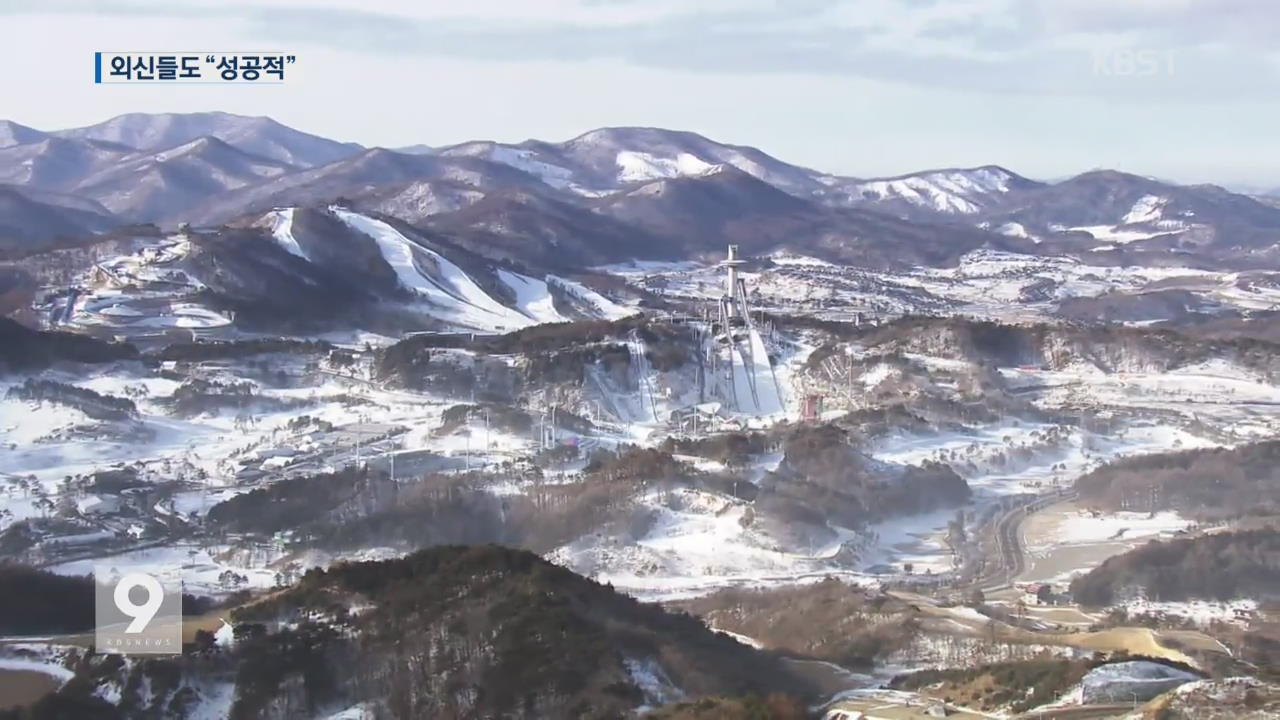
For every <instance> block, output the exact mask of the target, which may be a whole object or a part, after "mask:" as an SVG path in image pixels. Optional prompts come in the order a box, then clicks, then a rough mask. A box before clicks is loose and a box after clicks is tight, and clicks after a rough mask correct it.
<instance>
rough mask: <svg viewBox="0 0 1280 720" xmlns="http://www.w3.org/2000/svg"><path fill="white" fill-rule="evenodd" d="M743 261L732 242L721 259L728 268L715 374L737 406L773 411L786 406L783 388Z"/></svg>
mask: <svg viewBox="0 0 1280 720" xmlns="http://www.w3.org/2000/svg"><path fill="white" fill-rule="evenodd" d="M744 263H745V261H744V260H742V259H741V258H739V257H738V246H737V245H730V246H729V253H728V255H727V256H726V257H725V259H724V261H723V262H721V263H720V266H721V267H723V268H724V269H725V288H724V295H722V296H721V297H720V301H719V303H718V304H717V318H716V323H715V325H714V326H713V333H712V343H711V348H710V353H709V355H710V357H711V365H712V368H713V371H714V374H715V375H716V376H717V377H718V378H721V379H722V380H723V384H721V394H723V395H728V397H729V400H730V403H731V404H732V406H733V408H734V409H735V410H737V411H738V412H743V413H749V414H753V415H770V414H773V413H776V412H781V411H782V410H783V409H784V408H783V404H782V391H781V389H780V388H779V386H778V379H777V377H776V376H775V375H774V372H773V365H772V364H770V362H769V351H768V349H767V348H766V347H765V344H764V340H763V339H762V338H761V337H760V333H759V331H758V330H757V329H756V326H755V323H754V322H753V321H752V320H751V304H750V303H749V302H748V300H747V283H746V281H745V280H743V279H742V278H741V277H739V276H738V268H739V267H741V266H742V265H743V264H744ZM722 365H723V368H722V367H720V366H722Z"/></svg>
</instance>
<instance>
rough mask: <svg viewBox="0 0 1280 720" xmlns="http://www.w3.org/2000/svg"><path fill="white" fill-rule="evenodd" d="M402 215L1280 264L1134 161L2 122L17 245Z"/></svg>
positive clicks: (643, 242)
mask: <svg viewBox="0 0 1280 720" xmlns="http://www.w3.org/2000/svg"><path fill="white" fill-rule="evenodd" d="M334 203H336V204H339V205H343V206H346V207H350V208H353V209H356V210H359V211H361V212H364V213H372V214H375V215H382V216H390V217H394V218H396V219H398V220H400V221H403V222H405V223H409V224H411V225H413V226H416V228H417V229H418V230H419V231H421V232H425V233H432V234H438V235H439V236H440V237H441V238H442V239H443V240H444V241H447V242H451V243H454V244H456V245H458V246H460V247H464V248H466V249H467V250H468V251H469V252H471V253H474V254H476V255H478V256H483V257H489V258H492V259H495V260H505V261H510V262H514V263H522V264H526V265H532V266H536V267H538V268H544V269H553V270H558V269H562V268H564V267H567V266H574V267H583V266H588V265H592V264H597V263H601V262H609V261H616V260H624V259H630V258H653V259H685V258H695V257H700V256H704V255H707V254H712V253H718V252H721V250H722V247H723V245H725V244H726V243H729V242H734V243H737V244H740V245H742V246H744V251H745V252H748V253H766V252H772V251H776V250H791V251H795V252H800V253H805V254H810V255H815V256H817V257H822V258H826V259H830V260H834V261H838V262H844V263H849V264H866V265H872V266H893V265H916V264H924V265H940V264H941V265H945V264H950V263H953V262H954V261H955V260H956V259H957V258H958V257H959V256H960V255H962V254H963V253H965V252H967V251H969V250H973V249H977V248H984V247H985V248H991V249H1000V250H1009V251H1014V252H1023V253H1029V254H1065V255H1072V256H1076V257H1081V258H1087V259H1088V261H1089V262H1090V263H1093V264H1122V263H1123V264H1170V263H1178V264H1184V265H1193V266H1214V267H1227V268H1241V269H1244V268H1255V267H1267V268H1273V267H1277V266H1280V208H1277V207H1276V206H1275V203H1268V202H1262V201H1260V200H1259V199H1256V198H1254V197H1251V196H1248V195H1243V194H1237V193H1232V192H1229V191H1227V190H1225V189H1222V188H1219V187H1216V186H1180V185H1175V184H1171V183H1167V182H1162V181H1158V180H1153V179H1150V178H1145V177H1140V176H1136V175H1130V174H1126V173H1122V172H1117V171H1110V170H1108V171H1095V172H1090V173H1085V174H1083V175H1079V176H1076V177H1073V178H1069V179H1067V180H1063V181H1060V182H1054V183H1045V182H1038V181H1035V180H1032V179H1029V178H1026V177H1022V176H1020V175H1018V174H1017V173H1015V172H1013V171H1010V170H1008V169H1005V168H1002V167H998V166H983V167H976V168H950V169H941V170H927V171H923V172H919V173H912V174H908V175H902V176H897V177H889V178H853V177H841V176H836V175H830V174H826V173H823V172H820V171H817V170H813V169H809V168H805V167H800V166H797V165H792V164H789V163H786V162H783V161H781V160H778V159H777V158H774V157H772V156H770V155H768V154H766V153H764V152H762V151H760V150H758V149H755V148H752V147H745V146H738V145H729V144H725V143H719V142H716V141H714V140H711V139H708V138H706V137H703V136H701V135H698V134H695V133H690V132H681V131H673V130H663V129H657V128H602V129H598V130H593V131H591V132H588V133H585V134H583V135H580V136H578V137H576V138H573V139H571V140H568V141H565V142H559V143H553V142H544V141H540V140H529V141H526V142H523V143H518V144H504V143H496V142H489V141H474V142H467V143H462V144H459V145H453V146H446V147H434V146H428V145H415V146H411V147H407V148H402V149H401V150H388V149H385V148H365V147H362V146H360V145H356V144H353V143H343V142H337V141H333V140H329V139H326V138H322V137H319V136H316V135H310V134H307V133H304V132H300V131H298V130H294V129H292V128H289V127H287V126H284V125H281V124H280V123H277V122H275V121H274V120H271V119H270V118H264V117H244V116H238V115H231V114H227V113H195V114H183V115H176V114H163V115H148V114H128V115H122V116H120V117H116V118H113V119H111V120H108V121H106V122H103V123H100V124H98V125H92V126H89V127H84V128H75V129H70V130H61V131H56V132H45V131H41V130H38V129H34V128H30V127H26V126H23V125H19V124H16V123H12V122H0V249H5V250H8V251H10V252H12V251H14V249H24V248H25V249H39V248H40V247H42V246H43V245H45V244H47V243H49V242H52V241H54V240H55V239H59V238H61V239H62V240H63V241H66V240H67V239H68V238H75V237H77V236H84V235H86V234H91V233H98V232H103V231H106V230H110V229H111V228H113V227H118V226H121V225H127V224H138V223H154V224H157V225H159V226H161V227H162V228H176V227H177V226H179V225H181V224H190V225H193V226H195V227H198V228H206V229H214V228H216V227H218V226H221V225H224V224H231V225H234V226H237V227H247V226H252V225H254V223H255V221H256V219H257V218H261V217H262V216H263V215H264V214H265V213H268V212H271V211H273V210H275V209H278V208H285V207H314V208H324V207H327V206H328V205H330V204H334Z"/></svg>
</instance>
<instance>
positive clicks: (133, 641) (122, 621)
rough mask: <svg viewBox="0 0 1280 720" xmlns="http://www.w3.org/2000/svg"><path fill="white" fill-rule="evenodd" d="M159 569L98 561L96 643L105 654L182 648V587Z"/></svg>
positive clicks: (165, 651) (166, 652)
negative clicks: (157, 570) (156, 572)
mask: <svg viewBox="0 0 1280 720" xmlns="http://www.w3.org/2000/svg"><path fill="white" fill-rule="evenodd" d="M153 569H154V568H140V567H128V566H120V565H95V566H94V568H93V578H94V585H95V587H96V593H95V609H96V614H95V631H94V641H95V645H96V646H97V650H98V652H100V653H114V654H122V655H177V654H180V653H181V652H182V590H181V586H180V585H178V584H176V582H175V581H173V580H168V581H167V582H166V580H165V579H162V578H161V577H159V576H157V575H156V574H155V573H154V572H153V571H152V570H153Z"/></svg>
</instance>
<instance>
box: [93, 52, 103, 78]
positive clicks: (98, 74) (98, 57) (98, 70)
mask: <svg viewBox="0 0 1280 720" xmlns="http://www.w3.org/2000/svg"><path fill="white" fill-rule="evenodd" d="M93 81H94V82H95V83H97V84H98V85H101V84H102V53H100V52H96V53H94V54H93Z"/></svg>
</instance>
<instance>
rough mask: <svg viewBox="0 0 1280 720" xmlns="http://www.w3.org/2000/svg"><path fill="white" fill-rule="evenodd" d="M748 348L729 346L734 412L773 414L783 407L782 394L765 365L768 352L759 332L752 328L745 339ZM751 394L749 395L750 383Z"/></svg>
mask: <svg viewBox="0 0 1280 720" xmlns="http://www.w3.org/2000/svg"><path fill="white" fill-rule="evenodd" d="M747 342H748V343H749V344H750V347H751V350H750V352H748V351H747V349H746V348H743V347H741V346H735V347H734V348H730V351H729V352H730V353H731V355H732V359H733V392H734V394H735V395H736V396H737V397H736V400H737V410H738V412H741V413H745V414H748V415H774V414H777V413H781V412H783V411H785V410H786V406H785V405H783V403H782V393H781V391H780V389H779V388H778V383H777V381H776V379H775V378H774V374H773V367H772V366H771V365H770V364H769V351H768V349H767V348H765V345H764V340H763V339H762V338H761V337H760V333H759V332H757V331H756V330H755V329H752V330H751V332H750V336H749V337H748V339H747ZM753 384H754V386H755V393H754V394H752V392H751V388H752V385H753Z"/></svg>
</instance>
